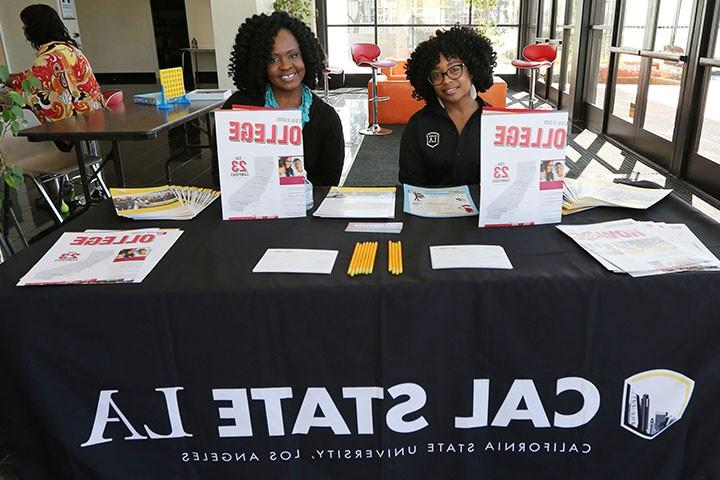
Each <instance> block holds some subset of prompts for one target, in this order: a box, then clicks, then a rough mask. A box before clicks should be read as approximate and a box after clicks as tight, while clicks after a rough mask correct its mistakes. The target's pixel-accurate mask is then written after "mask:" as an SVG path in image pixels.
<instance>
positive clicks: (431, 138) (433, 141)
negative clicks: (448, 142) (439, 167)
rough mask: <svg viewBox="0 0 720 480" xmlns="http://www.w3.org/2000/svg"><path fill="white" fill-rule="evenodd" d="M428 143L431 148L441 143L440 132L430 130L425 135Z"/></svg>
mask: <svg viewBox="0 0 720 480" xmlns="http://www.w3.org/2000/svg"><path fill="white" fill-rule="evenodd" d="M425 140H426V144H427V146H428V147H430V148H435V147H437V146H438V145H440V134H439V133H438V132H428V134H427V135H425Z"/></svg>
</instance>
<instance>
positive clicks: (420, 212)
mask: <svg viewBox="0 0 720 480" xmlns="http://www.w3.org/2000/svg"><path fill="white" fill-rule="evenodd" d="M403 193H404V201H403V211H404V212H405V213H409V214H411V215H417V216H418V217H430V218H448V217H469V216H472V215H477V213H478V211H477V208H476V207H475V202H474V201H473V199H472V196H471V195H470V189H468V187H467V185H464V186H462V187H447V188H423V187H414V186H412V185H406V184H403Z"/></svg>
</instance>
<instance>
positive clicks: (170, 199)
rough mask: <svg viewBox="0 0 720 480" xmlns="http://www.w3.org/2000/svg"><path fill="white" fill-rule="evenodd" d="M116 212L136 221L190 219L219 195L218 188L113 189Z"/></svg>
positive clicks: (168, 186)
mask: <svg viewBox="0 0 720 480" xmlns="http://www.w3.org/2000/svg"><path fill="white" fill-rule="evenodd" d="M110 194H111V195H112V199H113V205H115V211H116V212H117V214H118V215H119V216H121V217H127V218H133V219H135V220H190V219H191V218H195V217H196V216H197V215H198V214H199V213H200V212H202V211H203V210H205V208H206V207H207V206H208V205H210V204H211V203H212V202H214V201H215V199H216V198H218V197H219V196H220V192H218V191H217V190H211V189H208V188H197V187H182V186H178V185H163V186H162V187H150V188H111V189H110Z"/></svg>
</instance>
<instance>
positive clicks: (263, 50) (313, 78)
mask: <svg viewBox="0 0 720 480" xmlns="http://www.w3.org/2000/svg"><path fill="white" fill-rule="evenodd" d="M283 28H285V29H287V30H290V32H291V33H292V34H293V36H294V37H295V39H296V40H297V42H298V45H299V46H300V54H301V55H302V60H303V63H304V64H305V78H304V79H303V83H304V84H305V85H307V86H308V87H309V88H311V89H314V88H316V87H317V85H318V81H319V79H320V78H322V71H323V69H324V68H325V60H324V59H325V53H324V52H323V49H322V47H321V46H320V43H319V42H318V40H317V38H316V37H315V35H314V34H313V33H312V31H311V30H310V28H309V27H308V26H307V25H305V24H304V23H303V22H301V21H300V20H298V19H296V18H293V17H291V16H290V15H288V14H287V13H286V12H273V13H272V14H271V15H266V14H264V13H263V14H260V15H253V16H252V17H250V18H248V19H246V20H245V22H244V23H243V24H242V25H240V28H239V29H238V33H237V35H236V36H235V46H234V47H233V51H232V54H231V55H230V67H229V69H228V73H229V74H230V77H232V79H233V82H234V83H235V86H236V87H237V89H238V90H240V91H241V92H244V93H246V94H248V95H261V94H262V93H263V92H264V91H265V84H267V83H268V76H267V64H268V62H269V61H270V53H271V52H272V47H273V42H274V39H275V35H277V33H278V31H279V30H280V29H283Z"/></svg>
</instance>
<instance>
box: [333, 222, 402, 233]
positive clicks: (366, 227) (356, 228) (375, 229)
mask: <svg viewBox="0 0 720 480" xmlns="http://www.w3.org/2000/svg"><path fill="white" fill-rule="evenodd" d="M402 228H403V223H402V222H348V225H347V227H346V228H345V231H346V232H355V233H400V232H402Z"/></svg>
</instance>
